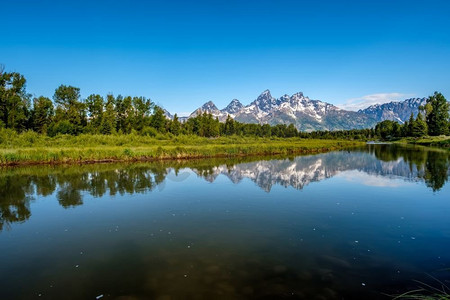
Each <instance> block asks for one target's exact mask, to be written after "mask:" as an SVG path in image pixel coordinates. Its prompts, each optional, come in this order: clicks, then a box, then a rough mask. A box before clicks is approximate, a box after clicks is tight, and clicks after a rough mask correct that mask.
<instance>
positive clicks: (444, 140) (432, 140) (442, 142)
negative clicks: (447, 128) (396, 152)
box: [396, 135, 450, 149]
mask: <svg viewBox="0 0 450 300" xmlns="http://www.w3.org/2000/svg"><path fill="white" fill-rule="evenodd" d="M396 143H401V144H413V145H421V146H430V147H440V148H447V149H450V136H445V135H441V136H425V137H420V138H412V137H409V138H403V139H401V140H398V141H396Z"/></svg>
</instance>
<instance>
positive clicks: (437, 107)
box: [426, 92, 450, 135]
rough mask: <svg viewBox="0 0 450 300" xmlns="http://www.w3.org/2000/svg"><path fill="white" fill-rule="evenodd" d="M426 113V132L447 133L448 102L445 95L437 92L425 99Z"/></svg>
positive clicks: (434, 133)
mask: <svg viewBox="0 0 450 300" xmlns="http://www.w3.org/2000/svg"><path fill="white" fill-rule="evenodd" d="M428 104H429V106H428V110H429V112H428V114H427V116H426V120H427V125H428V132H429V134H430V135H441V134H448V133H449V121H450V120H449V114H448V110H449V104H448V102H447V100H446V99H445V97H444V96H443V95H442V94H441V93H438V92H434V95H433V96H430V97H429V98H428V99H427V105H428Z"/></svg>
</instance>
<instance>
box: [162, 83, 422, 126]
mask: <svg viewBox="0 0 450 300" xmlns="http://www.w3.org/2000/svg"><path fill="white" fill-rule="evenodd" d="M425 103H426V98H412V99H407V100H405V101H402V102H390V103H385V104H376V105H372V106H369V107H368V108H366V109H363V110H359V111H357V112H356V111H348V110H344V109H341V108H339V107H337V106H334V105H333V104H330V103H326V102H323V101H320V100H312V99H309V98H308V97H306V96H304V95H303V93H301V92H299V93H296V94H294V95H292V96H289V95H283V96H281V97H280V98H275V97H273V96H272V95H271V93H270V91H269V90H265V91H264V92H262V93H261V95H259V96H258V97H257V98H256V100H254V101H253V102H251V103H250V104H249V105H243V104H242V103H241V102H240V101H239V100H237V99H233V100H232V101H231V102H230V104H228V105H227V106H226V107H225V108H224V109H219V108H217V106H216V105H215V104H214V102H212V101H208V102H206V103H205V104H203V105H202V106H201V107H199V108H197V109H196V110H195V111H193V112H192V113H191V114H190V115H189V116H188V117H181V118H180V121H186V120H187V119H188V118H193V117H196V116H198V115H200V114H202V113H204V112H206V113H210V114H212V115H213V116H214V117H216V118H218V119H219V121H221V122H225V120H226V119H227V117H228V115H229V116H230V117H231V118H233V119H235V120H236V121H239V122H242V123H256V124H270V125H277V124H291V123H292V124H294V125H295V127H296V128H297V129H299V130H302V131H314V130H347V129H361V128H371V127H373V126H375V125H376V123H378V122H380V121H383V120H394V121H398V122H400V123H403V122H404V121H406V120H408V119H409V116H410V115H411V112H412V113H413V114H414V116H416V115H417V113H418V110H419V106H421V105H424V104H425ZM166 116H168V118H171V115H170V114H169V113H168V112H167V114H166Z"/></svg>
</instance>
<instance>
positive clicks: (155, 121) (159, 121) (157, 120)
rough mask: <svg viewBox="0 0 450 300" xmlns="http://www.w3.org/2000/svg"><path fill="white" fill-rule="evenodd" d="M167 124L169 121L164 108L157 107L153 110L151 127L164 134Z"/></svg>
mask: <svg viewBox="0 0 450 300" xmlns="http://www.w3.org/2000/svg"><path fill="white" fill-rule="evenodd" d="M177 118H178V117H177ZM166 122H167V119H166V116H165V115H164V111H163V110H162V108H161V107H159V106H155V107H154V108H153V115H152V117H151V120H150V126H151V127H153V128H155V129H156V130H158V131H159V132H162V133H164V132H165V129H166Z"/></svg>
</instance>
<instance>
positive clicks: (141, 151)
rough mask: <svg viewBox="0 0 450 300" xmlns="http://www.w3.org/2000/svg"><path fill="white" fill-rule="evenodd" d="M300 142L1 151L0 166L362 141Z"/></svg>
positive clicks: (329, 146)
mask: <svg viewBox="0 0 450 300" xmlns="http://www.w3.org/2000/svg"><path fill="white" fill-rule="evenodd" d="M319 141H322V143H318V140H313V142H312V143H308V142H310V140H302V141H301V142H300V141H299V142H297V143H286V144H280V143H262V144H250V145H249V144H234V145H217V144H212V145H199V146H192V145H189V146H186V145H178V146H174V145H170V146H149V147H146V146H135V147H129V146H128V147H127V146H119V147H108V146H99V147H64V148H50V147H38V148H20V149H14V148H13V149H1V150H0V166H2V167H6V166H28V165H62V164H94V163H116V162H151V161H162V160H189V159H202V158H234V157H246V156H262V155H264V156H268V155H269V156H270V155H293V154H298V155H301V154H315V153H323V152H329V151H334V150H342V149H346V148H354V147H360V146H364V145H365V142H362V141H346V140H319Z"/></svg>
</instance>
